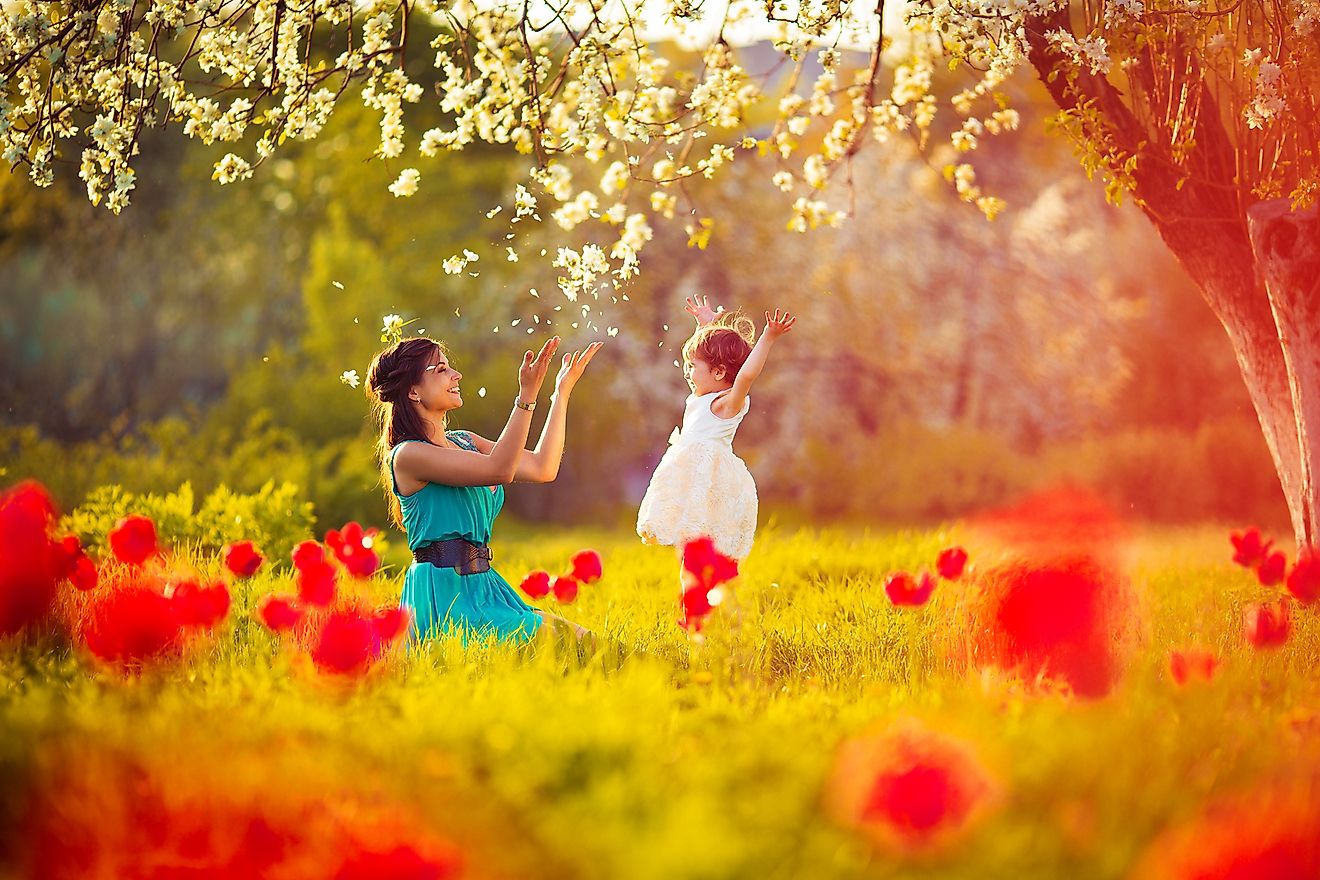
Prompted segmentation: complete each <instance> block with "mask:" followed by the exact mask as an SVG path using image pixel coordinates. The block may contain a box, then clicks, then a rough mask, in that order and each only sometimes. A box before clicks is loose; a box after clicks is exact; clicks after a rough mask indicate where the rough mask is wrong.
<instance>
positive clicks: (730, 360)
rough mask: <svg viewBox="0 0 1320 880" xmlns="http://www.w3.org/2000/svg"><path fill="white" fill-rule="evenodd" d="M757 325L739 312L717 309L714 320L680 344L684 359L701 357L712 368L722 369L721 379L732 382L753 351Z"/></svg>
mask: <svg viewBox="0 0 1320 880" xmlns="http://www.w3.org/2000/svg"><path fill="white" fill-rule="evenodd" d="M755 341H756V324H755V323H753V321H752V319H751V318H749V317H747V316H746V315H744V314H743V313H742V312H738V311H734V312H720V313H719V315H717V316H716V317H715V320H713V321H711V322H710V323H708V324H702V325H701V326H700V327H698V328H697V330H696V332H695V333H693V334H692V336H691V337H690V338H689V339H688V341H687V342H685V343H683V360H684V361H686V362H689V363H690V362H691V361H692V360H693V359H694V358H701V359H702V360H703V361H705V362H706V363H708V364H710V368H711V369H712V370H714V369H717V368H719V367H723V368H724V378H725V379H726V380H728V381H729V382H732V381H733V380H734V378H735V377H736V376H737V375H738V371H739V370H741V369H742V365H743V364H744V363H746V362H747V356H748V355H750V354H751V353H752V343H753V342H755Z"/></svg>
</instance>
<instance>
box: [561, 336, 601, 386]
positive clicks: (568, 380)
mask: <svg viewBox="0 0 1320 880" xmlns="http://www.w3.org/2000/svg"><path fill="white" fill-rule="evenodd" d="M604 344H605V343H603V342H593V343H591V345H588V346H587V347H586V348H584V349H582V350H580V351H573V352H569V353H568V354H566V355H564V363H563V365H562V366H561V367H560V368H559V375H558V377H556V378H555V394H557V395H560V396H563V397H567V396H568V395H569V393H570V392H572V390H573V386H574V385H576V384H577V380H578V379H581V378H582V373H583V372H584V371H585V370H586V369H587V364H589V363H591V359H592V358H593V357H595V356H596V352H598V351H600V348H601V346H602V345H604Z"/></svg>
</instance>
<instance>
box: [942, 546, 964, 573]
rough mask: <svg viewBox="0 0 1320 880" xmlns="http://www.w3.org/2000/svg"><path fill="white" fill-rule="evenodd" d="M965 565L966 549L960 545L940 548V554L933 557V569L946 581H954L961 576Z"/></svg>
mask: <svg viewBox="0 0 1320 880" xmlns="http://www.w3.org/2000/svg"><path fill="white" fill-rule="evenodd" d="M966 567H967V551H966V550H964V549H963V548H961V547H950V548H948V549H947V550H941V551H940V555H939V556H937V557H935V570H936V571H938V572H939V573H940V577H942V578H944V579H945V580H946V581H956V580H957V579H958V578H960V577H962V573H963V569H964V568H966Z"/></svg>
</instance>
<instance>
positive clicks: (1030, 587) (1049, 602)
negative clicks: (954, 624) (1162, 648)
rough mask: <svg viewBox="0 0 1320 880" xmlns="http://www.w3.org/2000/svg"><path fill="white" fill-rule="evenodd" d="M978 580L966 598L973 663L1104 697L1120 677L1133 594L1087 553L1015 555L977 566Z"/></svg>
mask: <svg viewBox="0 0 1320 880" xmlns="http://www.w3.org/2000/svg"><path fill="white" fill-rule="evenodd" d="M978 585H979V586H980V588H981V589H980V590H978V591H977V592H976V593H975V594H973V595H970V596H968V597H967V602H968V603H969V605H970V608H971V615H972V620H970V621H968V626H967V627H966V632H967V633H968V635H967V644H968V649H969V659H970V660H971V661H972V662H973V663H975V664H977V665H979V666H991V667H997V668H999V669H1003V670H1008V671H1011V672H1013V673H1015V674H1017V675H1019V676H1020V677H1021V678H1022V679H1023V680H1024V681H1027V682H1036V683H1037V684H1040V685H1044V684H1055V685H1057V684H1064V685H1066V686H1067V687H1068V688H1070V689H1071V690H1072V692H1073V693H1075V694H1077V695H1079V696H1083V697H1100V696H1104V695H1105V694H1107V693H1109V691H1110V690H1111V689H1112V688H1113V686H1114V685H1115V684H1116V683H1117V682H1118V680H1119V678H1120V677H1121V675H1122V672H1123V667H1124V665H1125V661H1126V660H1127V659H1128V657H1129V656H1130V650H1129V649H1130V648H1131V646H1132V643H1133V635H1134V632H1135V629H1136V627H1135V620H1136V614H1135V602H1136V600H1135V597H1134V595H1133V593H1132V590H1131V587H1130V585H1129V584H1128V583H1127V581H1126V579H1125V578H1123V577H1122V576H1121V575H1119V574H1118V573H1117V572H1116V571H1114V570H1113V569H1112V568H1110V567H1109V566H1107V565H1103V564H1101V563H1100V562H1099V561H1098V560H1096V559H1095V558H1093V557H1091V556H1089V555H1086V554H1077V555H1063V556H1059V557H1055V558H1051V559H1045V560H1034V559H1033V560H1017V561H1014V562H1010V563H1007V564H1005V565H1001V566H998V567H995V568H992V569H989V570H987V571H982V572H981V573H980V577H979V579H978Z"/></svg>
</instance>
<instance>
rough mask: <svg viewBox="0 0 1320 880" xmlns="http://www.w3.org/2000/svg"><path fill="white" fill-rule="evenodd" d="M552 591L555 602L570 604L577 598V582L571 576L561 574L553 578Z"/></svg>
mask: <svg viewBox="0 0 1320 880" xmlns="http://www.w3.org/2000/svg"><path fill="white" fill-rule="evenodd" d="M552 589H553V590H554V592H555V600H556V601H558V602H564V603H565V604H567V603H569V602H572V601H573V600H574V599H576V598H577V594H578V582H577V578H575V577H573V576H572V575H568V574H563V575H560V576H559V577H557V578H555V583H554V586H553V587H552Z"/></svg>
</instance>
